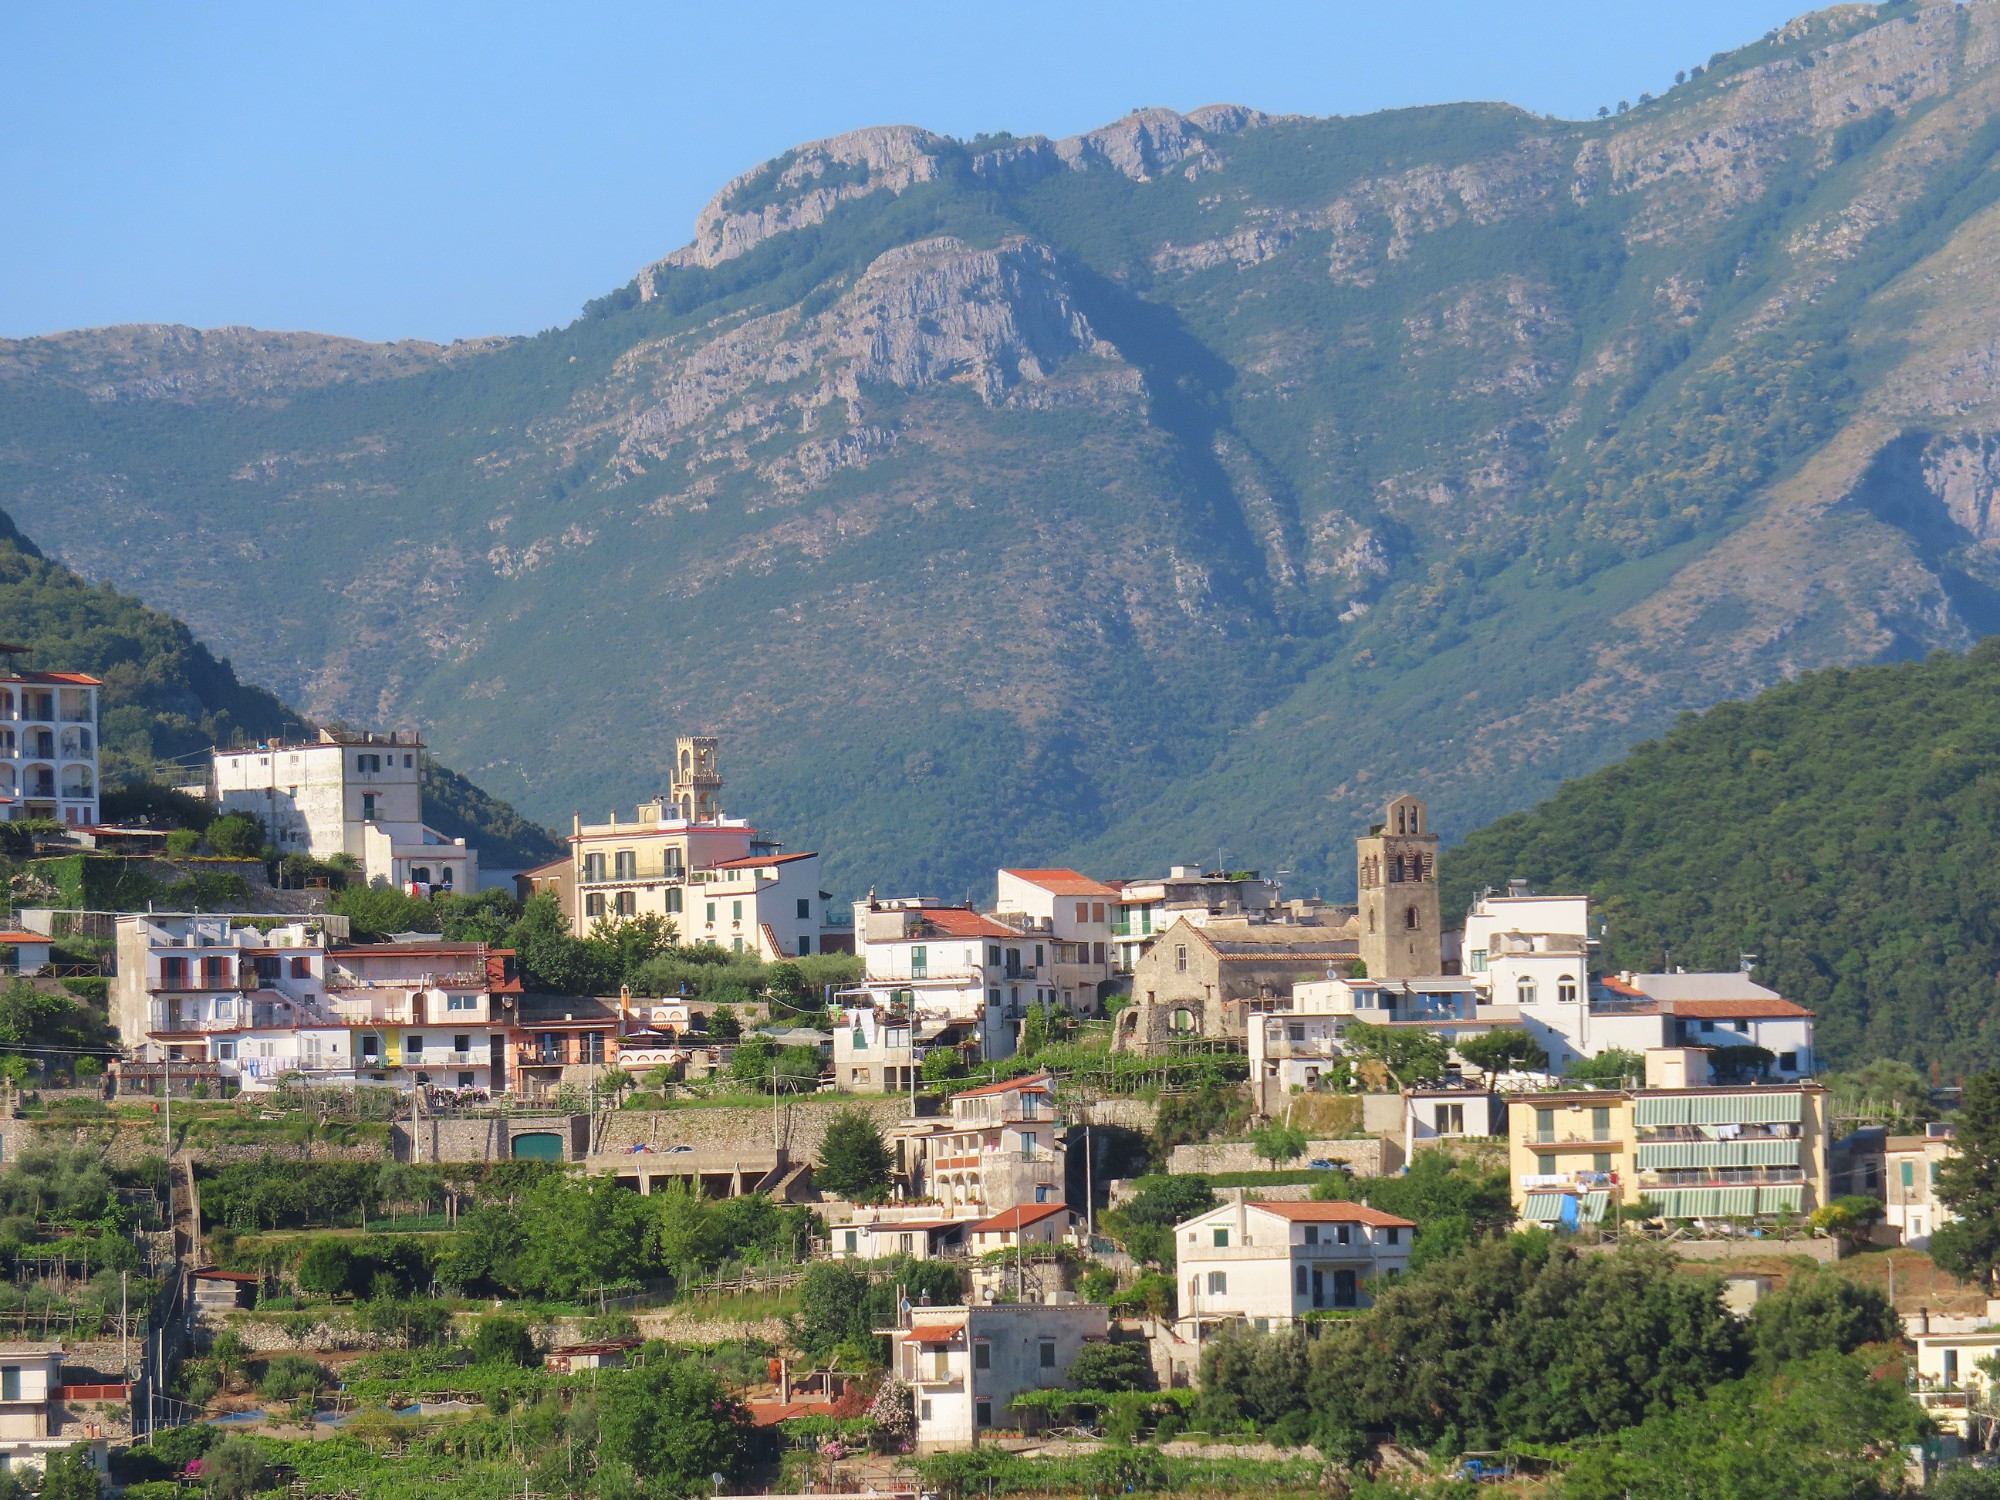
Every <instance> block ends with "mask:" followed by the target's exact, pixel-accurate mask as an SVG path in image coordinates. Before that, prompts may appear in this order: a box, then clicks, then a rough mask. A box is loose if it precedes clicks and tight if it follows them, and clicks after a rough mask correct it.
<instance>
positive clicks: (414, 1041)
mask: <svg viewBox="0 0 2000 1500" xmlns="http://www.w3.org/2000/svg"><path fill="white" fill-rule="evenodd" d="M404 1050H405V1051H407V1052H408V1053H409V1054H410V1056H411V1057H415V1056H416V1055H417V1054H418V1053H420V1052H422V1051H423V1050H424V1039H423V1038H422V1037H421V1036H418V1035H417V1034H416V1033H414V1032H412V1033H411V1034H410V1036H409V1038H408V1040H407V1042H406V1043H405V1046H404Z"/></svg>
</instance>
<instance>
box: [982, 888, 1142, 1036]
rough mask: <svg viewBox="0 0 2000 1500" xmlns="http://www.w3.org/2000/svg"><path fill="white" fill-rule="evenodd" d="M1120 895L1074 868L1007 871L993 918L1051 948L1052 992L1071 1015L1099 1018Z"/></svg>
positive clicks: (1050, 978)
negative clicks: (1112, 924)
mask: <svg viewBox="0 0 2000 1500" xmlns="http://www.w3.org/2000/svg"><path fill="white" fill-rule="evenodd" d="M1117 900H1118V892H1117V891H1116V890H1114V889H1113V888H1112V887H1111V886H1108V885H1106V884H1105V883H1104V882H1103V881H1101V880H1092V879H1091V878H1090V877H1089V876H1088V875H1080V874H1078V873H1077V872H1076V871H1075V870H1002V871H1001V872H1000V874H999V880H998V895H997V897H996V898H995V900H994V903H993V913H992V916H993V920H994V921H996V922H998V923H1000V924H1001V925H1002V926H1003V927H1011V928H1013V929H1014V930H1015V931H1016V932H1018V933H1020V934H1021V936H1023V937H1024V938H1028V939H1031V940H1033V941H1036V942H1041V943H1045V944H1047V947H1048V970H1049V978H1048V986H1047V988H1048V990H1049V991H1050V992H1051V993H1052V994H1053V995H1054V997H1055V1002H1056V1004H1058V1005H1060V1006H1061V1007H1062V1009H1063V1010H1064V1011H1066V1012H1068V1013H1069V1014H1071V1015H1081V1016H1094V1015H1096V1014H1097V1011H1098V1004H1099V1001H1100V1000H1101V999H1102V997H1103V994H1104V991H1105V989H1106V987H1107V986H1108V985H1109V983H1110V981H1111V976H1112V968H1111V962H1112V948H1111V919H1112V915H1113V913H1114V912H1115V911H1116V903H1117Z"/></svg>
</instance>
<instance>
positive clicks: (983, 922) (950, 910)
mask: <svg viewBox="0 0 2000 1500" xmlns="http://www.w3.org/2000/svg"><path fill="white" fill-rule="evenodd" d="M915 915H916V916H917V917H918V918H919V919H920V921H921V922H922V923H923V924H924V925H926V926H929V927H935V928H936V929H937V930H938V931H939V932H940V933H942V934H943V935H944V936H946V937H976V938H989V937H990V938H1012V939H1014V940H1015V941H1017V942H1018V941H1019V940H1020V937H1021V934H1020V933H1018V932H1016V931H1015V930H1014V929H1013V928H1011V927H1002V926H1001V925H1000V924H999V923H998V922H991V921H988V920H987V919H986V918H985V917H982V916H981V915H979V913H978V912H976V911H973V910H971V909H970V908H969V907H964V906H923V907H918V908H916V909H915ZM922 936H923V934H922V933H921V932H918V933H916V934H914V935H913V936H911V937H909V938H902V939H898V941H900V942H914V941H916V939H917V938H919V937H922Z"/></svg>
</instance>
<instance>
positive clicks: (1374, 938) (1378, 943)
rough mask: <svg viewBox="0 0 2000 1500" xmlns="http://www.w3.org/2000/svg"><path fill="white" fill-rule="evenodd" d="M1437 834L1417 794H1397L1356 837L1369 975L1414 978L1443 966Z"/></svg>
mask: <svg viewBox="0 0 2000 1500" xmlns="http://www.w3.org/2000/svg"><path fill="white" fill-rule="evenodd" d="M1437 848H1438V841H1437V835H1436V834H1434V833H1432V832H1431V828H1430V813H1429V810H1428V809H1427V808H1425V806H1424V804H1423V803H1421V802H1419V801H1418V800H1417V799H1416V798H1415V797H1398V798H1396V799H1395V801H1393V802H1391V803H1390V804H1389V805H1388V806H1387V807H1386V808H1384V809H1383V810H1382V821H1381V822H1380V823H1379V824H1377V825H1376V826H1374V827H1372V828H1370V829H1369V830H1368V832H1367V833H1366V834H1365V835H1363V836H1362V837H1361V838H1358V839H1356V840H1355V841H1354V854H1355V868H1356V876H1357V884H1358V885H1359V888H1360V893H1361V895H1360V904H1361V916H1360V925H1361V961H1362V963H1364V964H1366V965H1367V967H1368V977H1369V978H1370V979H1412V978H1416V977H1418V976H1420V975H1432V974H1436V973H1438V972H1439V971H1440V970H1441V969H1442V968H1443V967H1444V933H1443V929H1442V928H1441V927H1440V926H1439V923H1438V888H1437Z"/></svg>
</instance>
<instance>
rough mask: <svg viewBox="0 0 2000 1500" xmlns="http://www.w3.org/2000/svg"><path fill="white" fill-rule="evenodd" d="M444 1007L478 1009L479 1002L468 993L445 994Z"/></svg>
mask: <svg viewBox="0 0 2000 1500" xmlns="http://www.w3.org/2000/svg"><path fill="white" fill-rule="evenodd" d="M444 1008H445V1009H446V1010H477V1009H479V1002H478V1001H477V1000H475V999H473V998H472V996H470V995H446V996H445V997H444Z"/></svg>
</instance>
